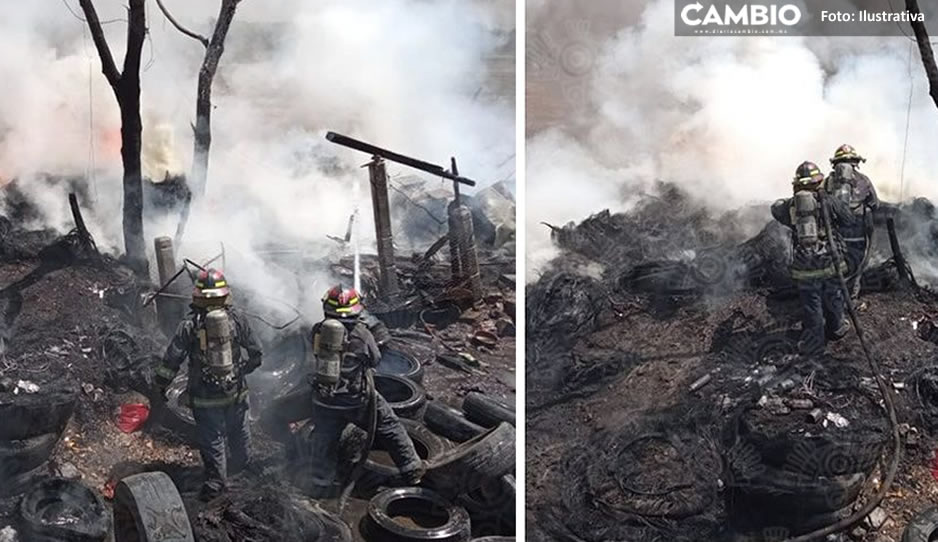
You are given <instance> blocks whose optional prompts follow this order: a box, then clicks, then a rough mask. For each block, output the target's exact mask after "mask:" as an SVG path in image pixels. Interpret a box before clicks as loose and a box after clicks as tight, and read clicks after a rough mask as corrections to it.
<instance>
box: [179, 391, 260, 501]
mask: <svg viewBox="0 0 938 542" xmlns="http://www.w3.org/2000/svg"><path fill="white" fill-rule="evenodd" d="M248 409H249V406H248V401H247V400H246V399H245V400H243V401H240V402H237V403H235V404H233V405H229V406H224V407H211V408H193V409H192V414H193V416H194V417H195V423H196V426H197V427H196V430H197V432H198V445H199V454H200V455H201V456H202V465H203V466H204V467H205V486H206V487H207V488H209V489H212V490H221V489H224V487H225V483H226V481H227V479H228V473H229V472H230V473H232V474H234V473H236V472H238V471H240V470H241V469H242V468H244V466H245V465H247V462H248V459H249V455H248V454H249V452H248V449H249V448H250V445H251V431H250V427H249V423H248V416H247V414H248ZM228 452H230V453H228Z"/></svg>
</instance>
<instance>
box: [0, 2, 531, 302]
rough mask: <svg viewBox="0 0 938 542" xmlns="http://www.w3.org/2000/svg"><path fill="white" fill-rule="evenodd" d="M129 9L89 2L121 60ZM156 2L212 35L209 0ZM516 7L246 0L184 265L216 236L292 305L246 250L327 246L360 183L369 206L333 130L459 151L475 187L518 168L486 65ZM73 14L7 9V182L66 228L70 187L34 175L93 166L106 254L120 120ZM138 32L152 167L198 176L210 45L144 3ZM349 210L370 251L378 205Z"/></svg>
mask: <svg viewBox="0 0 938 542" xmlns="http://www.w3.org/2000/svg"><path fill="white" fill-rule="evenodd" d="M123 4H124V3H123V2H117V1H115V0H97V1H96V2H95V5H96V7H97V9H98V13H99V16H100V18H101V19H102V20H105V21H109V20H117V22H113V23H109V24H106V25H105V30H106V32H107V37H108V41H109V43H110V44H111V47H112V50H113V53H114V56H115V58H116V60H117V63H118V66H121V65H122V59H123V51H124V47H125V41H126V36H125V34H126V24H125V23H124V22H122V21H120V19H124V18H126V13H125V11H124V10H125V8H124V6H123ZM165 4H166V5H167V6H168V8H169V9H170V10H171V11H172V12H173V14H174V15H175V16H176V18H177V19H178V20H180V21H181V22H182V23H183V24H184V25H185V26H187V27H188V28H191V29H193V30H195V31H197V32H199V33H202V34H205V35H210V33H211V30H212V28H213V24H214V22H213V21H214V17H215V16H217V11H218V2H183V1H181V0H165ZM69 6H70V7H71V11H72V12H74V14H73V13H70V11H69V9H68V7H69ZM513 13H514V11H513V2H508V1H504V0H498V1H495V2H493V1H483V0H478V1H472V2H467V1H463V0H432V1H427V0H389V1H385V2H368V1H365V0H325V1H320V2H306V1H301V0H284V1H280V2H264V1H262V0H244V1H243V2H242V3H241V4H240V7H239V8H238V12H237V15H236V16H235V20H234V24H233V25H232V28H231V31H230V33H229V39H228V46H227V50H226V52H225V55H224V56H223V58H222V62H221V67H220V68H219V71H218V74H217V76H216V79H215V86H214V97H213V104H214V106H215V109H214V111H213V118H212V129H213V144H212V154H211V162H210V173H209V179H208V194H207V197H206V199H205V201H204V202H203V203H202V204H201V205H199V206H197V207H195V208H194V209H193V213H192V216H191V219H190V222H189V225H188V228H187V236H186V238H185V243H184V246H182V247H180V248H181V250H180V252H181V253H182V255H184V256H191V257H196V256H199V257H207V256H211V255H213V253H214V252H217V250H218V246H219V245H218V243H219V242H224V243H225V246H226V249H227V250H228V252H229V255H231V257H232V258H238V256H236V255H237V254H241V255H243V261H245V262H253V263H254V264H257V265H247V264H245V265H239V266H238V268H239V269H242V270H243V269H248V268H250V269H254V270H256V273H255V274H256V275H257V276H253V277H247V280H250V282H252V283H255V284H253V285H254V286H255V287H258V288H260V289H264V290H266V291H267V292H268V293H270V294H271V295H274V296H277V295H283V296H287V297H289V296H290V295H291V293H292V294H293V295H295V292H293V291H292V290H293V285H292V284H289V283H288V284H283V283H282V282H281V283H280V286H279V287H278V281H277V280H271V277H275V276H278V273H279V272H277V271H275V270H272V269H271V268H269V267H265V266H263V265H260V264H261V262H260V259H259V258H260V256H259V255H258V254H254V253H252V251H251V250H250V249H251V247H252V246H257V245H263V244H269V243H275V242H285V243H293V244H297V243H319V244H320V245H322V248H320V249H318V250H320V252H322V251H324V250H326V249H328V248H329V247H330V246H331V247H335V246H336V245H335V244H334V243H332V242H331V241H327V240H326V235H328V234H331V235H336V236H342V235H344V233H345V228H346V224H347V221H348V217H349V215H350V213H351V212H352V209H353V201H352V194H353V183H355V182H359V183H363V190H361V191H360V194H361V195H362V197H363V198H368V197H369V191H368V189H367V185H366V184H364V183H365V182H366V181H365V179H366V178H367V171H366V170H362V169H360V168H359V166H360V165H361V164H363V163H365V162H367V161H368V159H369V157H368V156H366V155H364V154H361V153H358V152H355V151H352V150H349V149H346V148H344V147H339V146H336V145H332V144H329V143H327V142H325V140H324V134H325V133H326V131H328V130H334V131H337V132H340V133H344V134H347V135H350V136H352V137H356V138H358V139H363V140H365V141H369V142H372V143H375V144H377V145H379V146H382V147H386V148H390V149H392V150H395V151H398V152H401V153H404V154H410V155H413V156H416V157H419V158H422V159H425V160H428V161H431V162H436V163H440V164H444V165H445V164H448V160H449V157H450V156H456V157H457V158H458V159H459V166H460V172H461V173H463V174H464V175H467V176H470V177H473V178H475V179H477V180H479V181H480V184H481V185H482V186H484V185H485V184H490V183H492V182H495V181H497V180H500V179H503V178H505V177H506V176H510V173H511V171H512V170H513V161H511V160H508V161H507V162H506V158H508V157H510V156H512V155H513V154H514V112H513V95H506V93H504V92H501V93H499V92H498V89H495V91H493V88H494V87H496V86H497V81H495V80H494V79H495V78H493V77H492V74H491V70H490V68H491V62H490V59H491V58H492V57H493V56H494V55H496V53H498V52H499V51H502V50H505V49H507V48H509V47H510V50H513V43H510V44H509V43H508V41H509V40H510V39H511V38H512V37H513V28H514V15H513ZM76 15H77V16H82V13H81V11H80V9H79V7H78V5H77V2H76V1H75V0H62V1H60V2H41V3H40V2H4V3H3V5H2V6H0V44H2V46H3V49H4V54H3V55H2V59H0V78H2V80H3V81H4V88H3V89H2V90H0V184H2V183H4V182H6V181H8V180H10V179H11V178H17V177H18V178H21V179H26V180H27V181H28V182H27V183H25V185H26V190H27V191H28V192H29V194H30V196H32V198H33V199H34V200H35V201H36V202H37V203H38V204H39V206H40V207H41V209H42V210H43V211H44V213H45V217H44V220H45V222H46V223H47V224H49V225H52V226H54V227H57V228H60V229H67V228H68V227H69V226H70V223H71V218H70V217H69V215H68V214H67V205H66V204H65V201H64V200H65V198H64V195H62V194H60V193H56V194H54V195H53V194H51V193H49V190H48V188H47V187H46V186H44V185H42V184H40V183H39V182H38V181H37V180H32V179H31V177H32V176H33V175H34V174H35V173H38V172H50V173H54V174H76V175H82V174H85V173H86V172H88V171H90V170H92V169H93V170H94V173H95V179H96V183H95V184H96V193H97V195H98V202H97V209H98V212H97V213H96V214H95V216H94V217H93V218H92V220H90V222H91V224H90V227H91V229H92V230H93V233H95V234H96V236H97V237H98V242H99V245H102V246H106V247H112V248H117V247H122V246H123V245H122V242H121V236H120V231H121V230H120V227H121V225H120V219H119V216H120V212H119V209H120V203H121V189H120V173H121V163H120V154H119V151H120V138H119V129H120V123H119V114H118V109H117V105H116V102H115V100H114V96H113V94H112V92H111V89H110V87H109V86H108V85H107V83H106V81H105V79H104V77H103V75H101V72H100V62H99V60H98V56H97V52H96V51H95V49H94V46H93V44H92V42H91V39H90V36H89V35H88V32H87V30H86V27H85V24H84V23H83V22H82V21H80V20H78V18H77V17H76ZM148 26H149V30H150V32H149V37H148V39H147V42H146V43H145V45H144V51H143V64H144V71H143V74H142V89H143V97H142V100H143V114H144V115H143V118H144V124H145V126H144V156H143V162H144V169H145V174H147V175H149V176H151V177H153V178H155V179H162V178H163V176H164V174H165V173H166V172H167V171H169V172H170V173H186V172H188V170H189V168H190V164H191V152H192V151H191V148H192V137H191V128H190V122H192V121H193V116H194V113H195V94H196V78H197V74H198V68H199V65H200V63H201V60H202V56H203V53H204V50H203V48H202V46H201V45H200V44H199V43H197V42H196V41H194V40H192V39H191V38H188V37H185V36H182V35H181V34H180V33H179V32H177V31H176V30H175V29H174V28H173V27H172V26H171V25H170V24H169V23H168V22H167V21H166V20H165V19H164V17H163V15H162V14H161V13H160V11H159V10H158V8H157V6H156V3H155V2H153V1H148ZM92 143H93V149H94V155H93V158H94V160H93V165H92V155H91V153H90V150H91V145H92ZM388 169H389V173H391V174H392V175H393V174H396V173H398V172H402V171H406V170H404V169H403V167H402V166H397V165H394V164H389V166H388ZM407 172H408V173H411V171H407ZM359 203H360V205H361V207H362V209H363V212H362V217H363V218H364V219H365V221H366V222H367V223H366V224H363V225H362V228H361V231H362V233H363V235H364V237H365V238H364V241H365V243H366V244H368V243H373V237H374V234H373V229H370V228H371V227H370V222H371V218H370V216H369V215H370V212H368V209H369V208H370V204H369V202H368V200H367V199H366V200H365V201H362V202H359ZM174 218H175V217H173V219H172V220H163V221H153V220H149V219H148V220H147V223H146V237H147V239H148V240H149V239H152V238H153V237H155V236H158V235H172V234H173V233H174V232H175V227H176V223H175V220H174ZM369 232H371V233H369ZM229 265H231V262H229ZM243 273H244V271H242V280H244V278H245V277H243ZM310 281H314V278H313V277H310ZM235 283H236V281H235ZM307 285H309V284H307ZM325 287H326V284H324V283H323V284H319V285H317V286H315V288H316V289H319V288H322V289H324V288H325ZM311 288H312V286H311ZM320 293H321V292H320ZM317 295H318V294H317ZM310 316H312V315H310Z"/></svg>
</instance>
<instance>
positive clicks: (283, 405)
mask: <svg viewBox="0 0 938 542" xmlns="http://www.w3.org/2000/svg"><path fill="white" fill-rule="evenodd" d="M341 292H342V287H341V286H336V287H335V288H331V289H330V290H329V291H328V292H326V295H325V296H323V298H322V310H323V314H324V315H326V317H327V318H335V319H337V320H340V321H346V322H354V321H357V322H359V323H361V324H363V325H364V326H365V327H366V328H367V329H368V331H370V332H371V334H372V336H373V337H374V340H375V342H376V344H377V345H378V349H379V350H380V351H381V353H382V354H383V353H384V351H385V349H386V348H387V346H388V344H389V343H390V342H391V332H390V331H388V328H387V326H385V325H384V322H382V321H381V320H379V319H378V318H377V317H375V316H374V315H372V314H370V313H369V312H368V311H367V309H365V308H364V307H363V306H362V305H361V303H358V304H356V305H355V306H347V307H346V306H339V302H340V300H339V298H340V294H341ZM308 338H312V334H310V335H309V336H308ZM310 346H311V344H309V343H307V350H309V349H310V348H309V347H310ZM311 365H312V364H311ZM314 386H315V382H314V381H313V380H312V378H311V377H310V378H304V380H303V381H301V382H300V383H299V384H298V385H297V386H295V387H294V388H292V389H291V390H290V391H289V392H288V393H286V394H284V395H283V396H281V397H278V398H277V399H275V400H274V401H273V403H272V404H271V406H269V407H268V408H267V409H266V410H265V411H264V412H263V413H262V414H261V420H260V423H261V426H262V427H263V429H264V431H266V432H267V434H268V435H270V436H271V437H272V438H273V439H274V440H277V441H279V442H282V443H284V444H285V445H286V452H287V459H288V460H293V459H296V458H297V457H299V456H300V455H302V451H301V450H298V449H296V448H295V446H294V445H295V444H296V441H295V439H294V438H293V435H292V432H291V431H290V424H292V423H296V422H300V421H302V420H305V419H308V418H309V417H310V405H311V404H312V393H313V387H314Z"/></svg>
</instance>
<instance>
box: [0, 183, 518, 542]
mask: <svg viewBox="0 0 938 542" xmlns="http://www.w3.org/2000/svg"><path fill="white" fill-rule="evenodd" d="M177 181H178V180H177ZM177 181H174V182H175V183H176V184H174V185H173V186H172V187H169V188H168V189H164V188H159V187H157V188H153V189H151V190H150V193H151V196H148V197H151V201H150V203H148V204H147V205H149V206H151V207H149V208H151V209H156V210H160V211H162V212H166V213H171V212H173V210H174V209H176V208H177V204H178V201H179V198H180V197H184V193H185V190H184V183H183V185H179V184H178V182H177ZM60 186H62V188H63V189H64V190H63V192H62V194H61V197H62V198H63V200H65V199H66V198H67V195H68V191H72V192H75V193H76V194H77V198H76V201H82V200H83V198H82V192H81V190H80V187H81V184H80V183H77V184H72V185H69V184H65V185H60ZM180 186H183V188H182V189H181V188H180ZM7 188H9V189H10V190H11V192H10V193H9V194H5V196H7V199H6V206H5V208H4V209H5V212H6V213H7V215H6V216H0V540H21V541H25V540H41V539H55V540H79V539H80V540H105V539H114V540H116V541H117V542H120V541H121V540H127V541H129V540H157V539H162V538H159V536H161V535H159V534H158V533H156V531H153V529H156V530H160V529H162V530H163V532H164V534H165V533H166V532H174V533H175V535H174V536H178V538H174V539H179V540H193V539H194V540H204V541H219V542H222V541H233V540H257V541H274V540H277V541H281V540H297V541H299V540H304V541H305V540H323V541H335V542H340V541H345V540H385V539H387V538H386V537H387V532H388V531H387V529H388V528H389V526H388V525H383V524H382V523H381V522H382V521H384V519H383V518H385V516H387V517H394V516H395V515H396V514H397V513H398V510H400V511H401V512H400V513H401V514H402V516H401V517H398V518H397V520H399V521H401V522H403V523H402V525H403V527H401V528H403V529H404V531H406V532H407V533H410V534H409V535H408V536H411V535H413V536H418V537H419V536H422V534H425V533H426V532H427V531H428V530H432V529H437V530H439V529H441V528H444V527H445V529H449V530H451V531H452V532H453V533H454V534H453V536H456V537H457V538H458V539H463V538H461V537H463V536H464V534H465V533H468V532H470V531H471V533H472V535H473V536H487V535H508V536H513V534H514V520H513V510H514V504H513V503H514V428H513V425H514V412H513V407H512V406H511V405H513V402H514V386H515V384H514V374H513V371H514V346H515V338H514V325H515V324H514V306H515V300H514V280H515V277H514V257H515V256H514V252H513V246H512V243H510V242H505V240H504V239H502V242H501V243H500V244H499V246H495V243H488V242H480V243H478V246H477V251H478V261H479V267H480V279H481V284H482V295H481V297H479V298H476V297H475V296H474V295H473V292H471V290H470V289H468V288H467V287H466V285H465V284H464V283H463V282H461V281H454V280H453V276H452V274H451V268H450V267H451V266H450V265H449V262H448V258H449V250H446V249H443V250H439V248H440V247H437V249H435V250H431V251H428V250H427V245H426V244H425V245H422V246H420V248H419V250H416V249H414V250H413V251H411V250H407V251H405V250H403V249H402V248H400V247H399V248H398V250H397V252H396V255H395V258H396V261H395V263H396V266H395V267H396V274H397V279H398V284H399V290H400V291H399V295H397V296H395V297H394V299H392V300H386V301H381V302H379V301H378V300H379V297H380V295H379V294H380V280H379V276H380V272H381V270H380V266H379V265H378V263H379V262H378V259H377V257H376V256H375V255H369V254H363V255H362V258H361V260H362V284H363V290H364V297H365V299H366V300H368V301H371V300H374V301H375V302H374V303H369V305H371V308H372V309H373V310H372V312H373V313H374V314H375V315H376V316H378V317H379V318H381V319H383V320H384V321H385V322H386V323H387V324H388V326H389V327H390V328H391V333H392V337H393V339H392V343H391V350H390V354H389V356H387V359H383V360H382V363H381V365H380V366H379V368H378V371H379V375H381V379H382V380H381V382H382V383H383V384H382V385H383V386H385V387H384V388H383V393H385V394H386V395H387V396H388V400H389V401H390V402H391V405H392V408H394V409H395V411H396V412H397V413H398V415H399V416H401V417H402V418H406V419H405V425H406V427H407V429H408V433H410V434H411V436H412V438H413V439H414V441H415V443H416V445H417V448H418V452H420V454H421V455H422V456H423V457H424V459H426V460H427V461H428V464H429V466H430V469H429V472H428V474H427V476H426V478H425V479H426V482H425V485H426V486H427V487H430V488H432V490H431V489H420V490H419V491H416V490H415V491H416V492H415V493H414V494H413V495H410V494H408V495H404V496H398V495H391V496H388V495H387V494H386V492H385V489H386V488H387V487H389V486H392V485H394V484H395V483H396V481H395V478H394V475H395V474H396V472H395V469H394V468H393V467H392V466H390V464H389V463H388V461H389V459H388V456H387V452H384V451H382V450H381V449H380V446H378V447H376V448H375V449H374V450H372V451H371V453H370V454H369V455H368V461H366V462H365V466H364V472H365V474H364V475H363V478H362V482H361V483H360V484H357V485H356V488H355V491H354V492H353V493H352V496H351V498H350V499H349V500H348V501H347V503H346V506H344V507H343V508H342V509H341V510H339V508H338V507H337V505H336V503H335V502H334V501H333V500H321V501H318V502H317V501H315V500H312V499H309V498H307V497H305V496H304V490H305V486H304V483H303V481H304V480H305V478H306V477H308V472H307V467H308V465H307V462H308V455H306V456H304V455H303V450H304V449H305V443H306V442H307V441H306V439H307V438H308V432H309V430H310V428H311V427H312V425H311V424H310V423H308V422H307V423H300V424H296V426H295V427H292V428H291V429H292V430H293V431H294V433H293V437H292V438H293V440H292V441H291V442H288V443H286V449H284V448H285V447H284V446H283V445H282V444H281V443H279V442H277V443H275V442H274V441H273V439H271V438H270V437H269V436H268V435H267V434H266V433H264V430H263V428H262V426H261V424H260V423H259V422H260V420H261V418H262V417H263V413H264V411H265V407H266V406H267V405H269V404H270V403H271V401H272V400H273V399H275V398H277V397H279V396H280V395H282V394H284V393H285V392H287V391H289V390H290V389H292V388H293V387H294V386H296V385H297V384H298V383H300V382H302V381H303V379H304V377H305V375H306V374H307V372H308V371H309V368H308V367H307V365H306V360H307V352H306V350H305V348H306V347H305V345H306V339H307V337H306V336H305V334H306V333H307V332H308V329H309V326H310V325H311V322H310V321H308V319H307V318H306V315H302V314H300V315H297V313H296V312H294V311H293V310H292V309H289V308H285V307H289V306H291V305H293V304H294V303H296V300H289V302H280V301H278V300H270V299H269V298H268V297H266V296H264V295H262V294H260V293H259V290H260V289H259V288H256V287H254V286H253V285H250V284H246V283H242V284H239V282H238V277H239V275H241V276H244V274H243V273H239V270H238V269H237V268H231V269H226V271H228V275H229V277H230V278H231V281H232V284H233V285H234V288H236V289H237V291H238V301H237V302H238V304H239V306H240V307H241V308H243V309H244V311H245V312H246V313H248V314H249V315H250V316H251V317H253V318H255V319H256V322H255V323H254V325H255V328H256V329H257V331H258V334H259V336H260V338H261V340H262V342H263V346H264V349H265V357H264V366H263V367H262V368H261V369H260V370H259V371H258V372H257V373H255V374H252V375H251V376H250V377H249V386H250V388H251V391H252V397H251V405H252V414H251V419H252V425H253V426H254V427H253V429H254V434H255V442H254V453H255V455H256V457H257V459H258V467H257V468H256V469H252V470H250V471H248V472H244V473H241V474H239V475H237V476H235V478H234V479H233V480H232V481H231V484H232V485H231V489H230V491H229V492H228V493H227V494H226V495H225V496H223V497H220V498H218V499H215V500H213V501H210V502H208V503H203V502H200V501H198V499H197V498H196V496H197V493H198V488H199V485H200V483H201V468H200V462H199V458H198V453H197V452H196V450H195V448H194V446H193V445H192V438H193V427H194V420H193V418H192V413H191V410H189V408H188V407H187V406H186V401H185V393H184V392H185V374H181V375H180V376H179V377H178V378H177V380H176V381H175V382H174V383H173V385H172V386H170V389H169V391H168V392H167V395H166V397H165V398H161V397H157V396H155V394H154V392H153V390H154V386H153V368H154V366H155V364H156V363H157V362H158V360H159V359H160V357H161V355H162V353H163V352H164V350H165V348H166V345H167V337H166V334H165V332H164V329H163V328H161V325H160V324H161V323H160V320H159V318H158V317H157V311H156V307H157V305H162V306H161V309H160V310H161V311H163V310H167V307H172V306H173V305H172V303H162V304H161V303H153V304H146V303H145V301H146V300H147V299H149V298H150V296H151V295H152V294H153V293H154V292H155V291H156V290H157V288H158V287H159V286H160V284H159V283H158V281H157V279H155V278H154V279H153V280H143V279H140V278H139V277H137V276H135V275H134V274H133V272H132V271H130V270H129V269H128V268H127V267H126V266H124V264H123V263H122V262H121V261H119V260H117V259H114V258H111V257H109V256H107V255H105V254H102V252H101V251H99V250H98V249H97V247H96V246H95V244H94V240H93V239H92V238H91V236H90V235H89V234H88V233H87V230H85V229H84V228H83V227H79V226H76V228H75V230H74V231H72V232H70V233H69V234H67V235H64V236H63V235H60V234H59V233H57V232H54V231H51V230H31V229H28V227H25V226H24V225H26V224H35V223H37V222H36V220H37V219H38V218H39V217H40V215H39V213H38V212H37V211H36V210H35V209H34V208H32V207H31V205H30V203H29V200H28V199H27V198H25V197H22V195H21V194H19V193H18V192H16V191H15V184H14V185H8V187H7ZM156 196H159V197H156ZM152 198H155V199H152ZM512 204H513V202H512ZM84 210H85V211H89V212H87V213H86V216H87V217H89V219H94V216H95V215H94V209H93V208H91V209H89V208H85V209H84ZM77 222H81V210H79V211H78V212H77V214H76V223H77ZM512 226H513V224H512ZM401 244H402V245H403V243H401ZM264 248H270V247H259V248H258V249H257V250H258V252H261V251H262V250H263V249H264ZM276 248H277V250H272V251H271V254H270V255H269V259H268V261H270V263H271V265H274V266H277V269H278V270H279V271H280V272H283V271H284V270H286V272H287V273H292V274H294V275H295V278H296V280H297V281H298V283H299V281H300V280H301V277H303V276H306V275H307V272H308V270H309V269H316V270H317V272H319V271H321V272H322V273H323V274H325V275H331V277H332V280H335V281H336V282H338V281H340V280H341V281H343V282H346V283H350V281H351V273H352V259H351V257H349V256H346V255H345V254H344V253H345V251H346V250H347V248H348V247H345V246H344V245H342V246H339V247H338V249H337V250H336V251H333V253H334V257H333V256H329V257H324V256H323V255H322V254H323V252H321V251H320V252H318V253H317V252H314V251H312V250H307V249H306V247H305V246H303V245H296V246H286V247H276ZM431 248H432V247H431ZM213 256H215V255H214V254H201V255H199V256H198V258H199V261H200V262H205V261H207V260H209V259H211V258H212V257H213ZM175 261H176V266H177V267H179V268H181V267H182V265H183V258H182V256H181V255H176V256H175ZM152 267H153V269H154V275H156V274H157V269H158V266H152ZM179 281H180V284H179V287H178V288H174V289H169V290H167V293H168V294H169V295H168V297H160V298H158V299H159V300H160V301H163V300H168V301H171V302H172V301H174V300H175V301H180V302H181V304H179V306H177V307H176V308H177V309H179V310H181V309H182V308H184V307H183V306H184V305H185V302H184V300H179V299H177V298H174V297H172V296H174V295H188V293H189V289H190V288H191V284H190V281H189V278H188V276H187V275H186V274H185V273H183V274H182V275H181V278H180V279H179ZM320 294H321V292H320ZM304 306H308V304H304ZM464 400H465V402H466V405H463V402H464ZM480 405H481V406H480ZM425 411H432V412H433V413H434V414H432V415H430V416H429V418H432V419H424V413H425ZM350 442H351V441H350ZM297 451H299V453H297ZM449 482H452V483H449ZM421 499H429V500H432V501H433V502H437V500H440V499H442V500H441V501H440V502H441V503H445V504H446V507H445V513H442V514H443V515H442V516H441V515H440V514H436V513H435V512H434V514H430V515H432V516H433V517H430V515H427V517H422V516H420V514H419V513H417V512H414V514H416V516H414V517H411V516H412V515H413V514H411V512H413V510H411V508H412V507H410V506H409V505H410V504H413V502H416V501H419V500H421ZM369 502H373V503H374V502H378V503H379V504H380V505H381V506H378V508H375V507H374V506H373V507H371V508H372V509H377V510H379V511H380V512H382V514H377V513H376V512H369V510H370V509H369ZM376 506H377V505H376ZM382 506H383V508H382ZM389 509H390V510H392V512H393V513H391V514H390V515H388V510H389ZM148 510H149V511H150V512H148ZM153 510H161V511H165V513H164V512H160V513H158V514H156V515H154V516H148V515H147V514H150V513H151V512H152V511H153ZM340 512H341V514H340ZM375 514H377V516H379V517H378V518H377V519H376V518H375V517H372V516H374V515H375ZM418 516H420V517H418ZM366 526H367V528H366ZM445 529H444V530H445ZM285 533H287V534H285ZM99 535H100V536H99ZM10 537H13V538H10ZM43 537H45V538H43ZM108 537H113V538H108ZM193 537H194V538H193ZM290 537H292V538H290ZM454 539H456V538H454Z"/></svg>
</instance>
